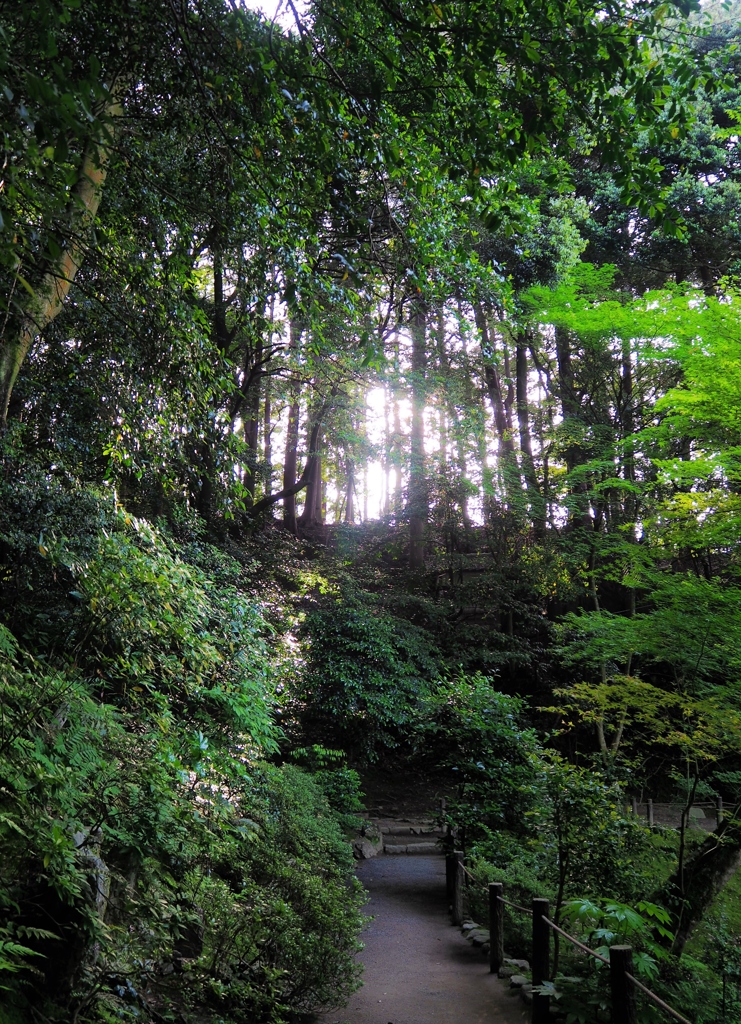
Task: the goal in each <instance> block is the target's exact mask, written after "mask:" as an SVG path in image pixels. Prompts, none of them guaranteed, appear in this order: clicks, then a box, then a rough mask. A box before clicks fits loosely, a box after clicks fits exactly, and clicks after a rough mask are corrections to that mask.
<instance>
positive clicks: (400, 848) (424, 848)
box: [383, 841, 442, 856]
mask: <svg viewBox="0 0 741 1024" xmlns="http://www.w3.org/2000/svg"><path fill="white" fill-rule="evenodd" d="M383 852H384V853H390V854H398V853H406V854H410V853H413V854H420V853H425V854H437V855H439V856H442V850H441V849H440V846H439V845H438V844H437V843H431V842H424V841H422V842H416V843H384V844H383Z"/></svg>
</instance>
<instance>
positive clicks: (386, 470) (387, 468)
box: [383, 385, 391, 520]
mask: <svg viewBox="0 0 741 1024" xmlns="http://www.w3.org/2000/svg"><path fill="white" fill-rule="evenodd" d="M383 438H384V450H383V476H384V495H383V497H384V504H383V518H384V519H386V520H388V518H389V516H390V515H391V424H390V422H389V391H388V388H387V387H386V386H385V385H384V389H383Z"/></svg>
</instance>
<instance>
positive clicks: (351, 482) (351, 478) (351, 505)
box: [345, 459, 355, 523]
mask: <svg viewBox="0 0 741 1024" xmlns="http://www.w3.org/2000/svg"><path fill="white" fill-rule="evenodd" d="M345 522H346V523H354V522H355V463H354V462H353V461H352V459H348V460H347V482H346V488H345Z"/></svg>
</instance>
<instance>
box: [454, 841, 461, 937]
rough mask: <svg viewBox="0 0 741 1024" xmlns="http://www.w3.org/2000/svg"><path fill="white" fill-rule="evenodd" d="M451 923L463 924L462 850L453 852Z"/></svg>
mask: <svg viewBox="0 0 741 1024" xmlns="http://www.w3.org/2000/svg"><path fill="white" fill-rule="evenodd" d="M453 864H454V873H453V924H456V925H458V927H459V928H460V926H461V925H462V924H463V851H462V850H458V851H457V852H456V853H454V854H453Z"/></svg>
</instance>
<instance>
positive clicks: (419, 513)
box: [407, 304, 428, 569]
mask: <svg viewBox="0 0 741 1024" xmlns="http://www.w3.org/2000/svg"><path fill="white" fill-rule="evenodd" d="M411 334H412V374H411V376H412V433H411V459H410V464H409V498H408V505H407V511H408V514H409V565H410V567H411V568H412V569H421V568H422V567H423V566H424V563H425V530H426V526H427V517H428V495H427V473H426V466H425V434H424V431H425V427H424V411H425V393H426V381H425V370H426V364H427V349H426V334H427V315H426V310H425V308H424V306H422V305H421V304H420V305H417V306H416V308H415V310H414V313H413V315H412V320H411Z"/></svg>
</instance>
